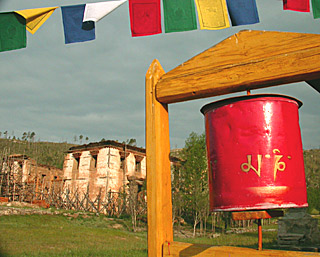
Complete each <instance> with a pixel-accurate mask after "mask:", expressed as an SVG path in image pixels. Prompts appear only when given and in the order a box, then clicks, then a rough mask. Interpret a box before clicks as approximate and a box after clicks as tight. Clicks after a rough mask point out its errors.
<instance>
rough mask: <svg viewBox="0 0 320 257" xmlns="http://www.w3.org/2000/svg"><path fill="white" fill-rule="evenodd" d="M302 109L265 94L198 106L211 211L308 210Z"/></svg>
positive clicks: (284, 98) (292, 101)
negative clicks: (205, 151) (201, 119)
mask: <svg viewBox="0 0 320 257" xmlns="http://www.w3.org/2000/svg"><path fill="white" fill-rule="evenodd" d="M301 105H302V103H301V102H300V101H299V100H297V99H294V98H292V97H288V96H282V95H273V94H264V95H248V96H241V97H234V98H229V99H225V100H221V101H217V102H213V103H211V104H207V105H205V106H203V107H202V109H201V112H202V113H203V114H204V116H205V126H206V144H207V155H208V175H209V192H210V209H211V211H241V210H242V211H243V210H261V209H274V208H294V207H307V206H308V203H307V191H306V180H305V172H304V162H303V150H302V142H301V133H300V127H299V114H298V109H299V107H300V106H301Z"/></svg>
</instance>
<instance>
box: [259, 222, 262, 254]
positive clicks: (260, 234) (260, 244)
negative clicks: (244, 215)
mask: <svg viewBox="0 0 320 257" xmlns="http://www.w3.org/2000/svg"><path fill="white" fill-rule="evenodd" d="M258 250H259V251H262V225H261V219H258Z"/></svg>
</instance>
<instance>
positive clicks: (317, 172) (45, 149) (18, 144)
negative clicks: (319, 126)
mask: <svg viewBox="0 0 320 257" xmlns="http://www.w3.org/2000/svg"><path fill="white" fill-rule="evenodd" d="M72 146H75V144H68V143H65V142H64V143H51V142H32V140H17V139H3V138H0V158H5V157H6V156H8V155H10V154H25V155H27V156H29V157H30V158H32V159H35V160H36V161H37V162H38V163H40V164H45V165H50V166H54V167H57V168H60V169H62V167H63V161H64V157H65V154H66V151H67V150H68V149H69V148H70V147H72ZM304 162H305V171H306V181H307V188H308V202H309V205H310V207H311V208H309V211H310V212H312V209H314V211H316V210H318V211H319V210H320V149H312V150H305V151H304Z"/></svg>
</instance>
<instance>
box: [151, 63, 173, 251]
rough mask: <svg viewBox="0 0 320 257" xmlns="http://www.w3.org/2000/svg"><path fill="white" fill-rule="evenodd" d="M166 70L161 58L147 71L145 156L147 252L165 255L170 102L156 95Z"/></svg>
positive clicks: (169, 216)
mask: <svg viewBox="0 0 320 257" xmlns="http://www.w3.org/2000/svg"><path fill="white" fill-rule="evenodd" d="M163 74H164V70H163V69H162V67H161V65H160V63H159V62H158V60H154V61H153V62H152V63H151V65H150V67H149V69H148V71H147V73H146V156H147V208H148V256H150V257H151V256H152V257H160V256H162V245H163V244H164V242H166V241H172V240H173V229H172V200H171V170H170V160H169V154H170V141H169V116H168V106H167V105H166V104H161V103H160V102H158V100H157V99H156V97H155V85H156V84H157V82H158V80H159V79H160V77H161V76H162V75H163Z"/></svg>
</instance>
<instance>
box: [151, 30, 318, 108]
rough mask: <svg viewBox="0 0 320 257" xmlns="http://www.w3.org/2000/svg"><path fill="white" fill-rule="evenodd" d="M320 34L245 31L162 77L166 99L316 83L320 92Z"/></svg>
mask: <svg viewBox="0 0 320 257" xmlns="http://www.w3.org/2000/svg"><path fill="white" fill-rule="evenodd" d="M319 60H320V35H317V34H304V33H291V32H272V31H271V32H268V31H251V30H245V31H240V32H239V33H237V34H234V35H233V36H231V37H229V38H227V39H225V40H223V41H222V42H220V43H218V44H217V45H215V46H213V47H211V48H209V49H208V50H206V51H204V52H202V53H201V54H199V55H197V56H195V57H193V58H191V59H190V60H188V61H186V62H184V63H182V64H181V65H179V66H178V67H176V68H175V69H173V70H171V71H169V72H167V73H165V74H164V75H162V76H161V78H160V80H159V82H158V83H157V85H156V97H157V99H158V101H160V102H162V103H174V102H181V101H186V100H192V99H198V98H204V97H212V96H217V95H223V94H228V93H234V92H239V91H244V90H250V89H256V88H263V87H269V86H276V85H281V84H286V83H293V82H299V81H310V83H309V84H310V85H312V86H313V87H314V88H315V89H317V90H318V91H320V80H319V79H320V62H319Z"/></svg>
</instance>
